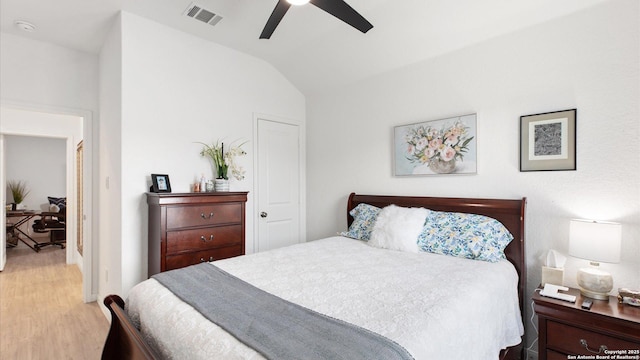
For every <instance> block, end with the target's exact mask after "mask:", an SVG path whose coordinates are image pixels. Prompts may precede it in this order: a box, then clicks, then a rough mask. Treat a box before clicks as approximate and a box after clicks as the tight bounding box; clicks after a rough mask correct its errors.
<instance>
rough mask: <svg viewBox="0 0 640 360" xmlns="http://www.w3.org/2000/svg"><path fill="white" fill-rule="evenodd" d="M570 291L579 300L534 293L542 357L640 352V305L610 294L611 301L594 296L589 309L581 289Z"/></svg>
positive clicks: (636, 353) (540, 355) (554, 358)
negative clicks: (567, 299)
mask: <svg viewBox="0 0 640 360" xmlns="http://www.w3.org/2000/svg"><path fill="white" fill-rule="evenodd" d="M567 293H569V294H571V295H575V296H576V302H575V303H570V302H567V301H562V300H556V299H552V298H548V297H544V296H541V295H540V294H539V292H538V291H536V293H535V294H534V295H533V302H534V309H535V312H536V314H537V315H538V358H539V359H540V360H546V359H549V360H556V359H563V360H566V359H567V358H569V357H568V356H569V355H573V356H576V355H590V356H596V355H598V354H599V355H601V356H602V358H605V357H606V356H607V355H609V354H607V353H605V350H606V351H613V350H622V351H625V352H626V353H625V354H626V355H632V356H639V355H640V308H638V307H633V306H630V305H626V304H619V303H618V301H617V298H615V297H613V296H609V300H608V301H605V300H593V299H592V301H593V306H592V307H591V309H590V310H586V309H582V308H581V305H582V301H583V300H584V299H585V298H584V297H583V296H582V295H580V291H579V290H577V289H569V291H568V292H567ZM610 354H611V353H610ZM612 358H613V357H612Z"/></svg>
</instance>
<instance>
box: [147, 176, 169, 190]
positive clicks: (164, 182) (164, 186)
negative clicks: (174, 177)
mask: <svg viewBox="0 0 640 360" xmlns="http://www.w3.org/2000/svg"><path fill="white" fill-rule="evenodd" d="M149 191H150V192H154V193H164V192H166V193H170V192H171V183H170V182H169V175H161V174H151V188H150V189H149Z"/></svg>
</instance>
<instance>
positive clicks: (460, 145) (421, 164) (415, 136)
mask: <svg viewBox="0 0 640 360" xmlns="http://www.w3.org/2000/svg"><path fill="white" fill-rule="evenodd" d="M393 132H394V135H393V136H394V174H395V175H396V176H407V175H442V174H475V173H476V143H477V136H476V114H470V115H462V116H456V117H451V118H447V119H440V120H432V121H425V122H421V123H416V124H409V125H402V126H396V127H395V128H394V131H393Z"/></svg>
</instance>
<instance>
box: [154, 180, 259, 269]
mask: <svg viewBox="0 0 640 360" xmlns="http://www.w3.org/2000/svg"><path fill="white" fill-rule="evenodd" d="M246 202H247V192H210V193H147V204H148V206H149V268H148V270H149V276H151V275H153V274H156V273H159V272H162V271H167V270H173V269H178V268H181V267H185V266H189V265H193V264H197V263H200V262H205V261H213V260H220V259H226V258H229V257H234V256H238V255H244V243H245V204H246Z"/></svg>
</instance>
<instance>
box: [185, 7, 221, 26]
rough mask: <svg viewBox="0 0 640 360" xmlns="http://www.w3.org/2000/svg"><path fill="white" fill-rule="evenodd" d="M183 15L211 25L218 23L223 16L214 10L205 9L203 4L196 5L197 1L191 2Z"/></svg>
mask: <svg viewBox="0 0 640 360" xmlns="http://www.w3.org/2000/svg"><path fill="white" fill-rule="evenodd" d="M183 15H186V16H188V17H190V18H194V19H196V20H199V21H202V22H203V23H206V24H209V25H211V26H214V25H216V24H217V23H219V22H220V20H222V16H220V15H218V14H216V13H214V12H213V11H209V10H207V9H203V8H202V6H200V5H196V4H195V3H191V5H189V7H188V8H187V10H185V11H184V13H183Z"/></svg>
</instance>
